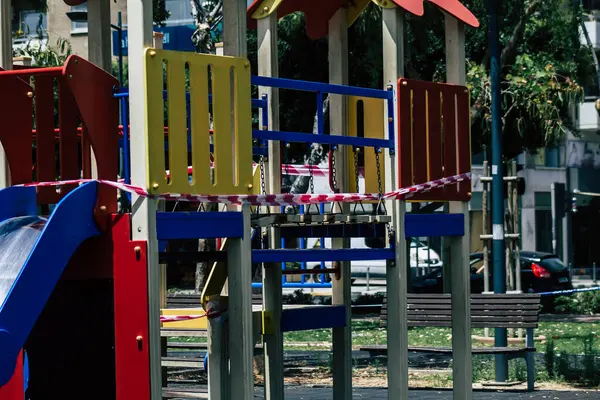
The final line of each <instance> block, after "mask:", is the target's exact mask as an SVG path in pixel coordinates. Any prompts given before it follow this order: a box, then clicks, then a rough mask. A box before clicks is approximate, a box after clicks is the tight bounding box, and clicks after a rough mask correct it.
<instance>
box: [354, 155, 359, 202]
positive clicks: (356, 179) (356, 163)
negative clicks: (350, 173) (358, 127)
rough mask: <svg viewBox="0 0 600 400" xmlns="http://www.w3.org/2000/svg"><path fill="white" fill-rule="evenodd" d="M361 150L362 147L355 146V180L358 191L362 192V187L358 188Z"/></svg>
mask: <svg viewBox="0 0 600 400" xmlns="http://www.w3.org/2000/svg"><path fill="white" fill-rule="evenodd" d="M359 152H360V147H355V148H354V180H355V181H356V189H355V190H356V193H360V189H359V188H358V174H359V171H358V153H359Z"/></svg>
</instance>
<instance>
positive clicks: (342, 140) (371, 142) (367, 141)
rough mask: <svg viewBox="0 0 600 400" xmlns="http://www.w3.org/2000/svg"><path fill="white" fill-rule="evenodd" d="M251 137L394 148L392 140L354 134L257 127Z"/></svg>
mask: <svg viewBox="0 0 600 400" xmlns="http://www.w3.org/2000/svg"><path fill="white" fill-rule="evenodd" d="M252 137H253V138H254V139H261V140H279V141H282V142H297V143H321V144H331V145H348V146H358V147H362V146H366V147H385V148H390V149H393V148H394V142H393V141H391V140H387V139H372V138H363V137H354V136H341V135H333V134H331V135H315V134H312V133H301V132H280V131H262V130H258V129H253V130H252Z"/></svg>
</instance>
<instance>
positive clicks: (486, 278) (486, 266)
mask: <svg viewBox="0 0 600 400" xmlns="http://www.w3.org/2000/svg"><path fill="white" fill-rule="evenodd" d="M483 176H484V177H486V178H487V177H489V176H490V168H489V166H488V162H487V161H484V162H483ZM481 186H482V193H481V220H482V222H483V235H482V236H485V237H483V238H482V239H481V241H482V242H483V292H484V293H488V292H489V291H490V257H489V254H488V252H489V243H490V242H489V239H487V235H488V234H489V229H490V228H489V216H488V191H489V182H488V181H487V180H482V182H481ZM483 334H484V336H485V337H489V336H490V328H484V329H483Z"/></svg>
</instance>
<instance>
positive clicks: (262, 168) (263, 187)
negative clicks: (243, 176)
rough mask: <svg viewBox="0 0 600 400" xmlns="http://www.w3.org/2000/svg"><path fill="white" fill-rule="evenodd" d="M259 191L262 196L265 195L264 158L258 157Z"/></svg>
mask: <svg viewBox="0 0 600 400" xmlns="http://www.w3.org/2000/svg"><path fill="white" fill-rule="evenodd" d="M259 166H260V190H261V192H262V194H267V182H266V179H265V156H260V161H259Z"/></svg>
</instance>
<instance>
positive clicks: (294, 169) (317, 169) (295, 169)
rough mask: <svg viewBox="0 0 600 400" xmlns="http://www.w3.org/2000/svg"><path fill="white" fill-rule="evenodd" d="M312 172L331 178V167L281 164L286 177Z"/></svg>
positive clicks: (191, 171)
mask: <svg viewBox="0 0 600 400" xmlns="http://www.w3.org/2000/svg"><path fill="white" fill-rule="evenodd" d="M257 166H258V164H257V163H252V167H257ZM210 167H211V168H214V167H215V163H214V162H211V163H210ZM311 170H312V174H313V176H329V167H321V166H318V165H308V164H305V165H302V164H281V171H282V172H284V175H305V176H308V175H310V171H311ZM187 172H188V175H192V174H193V173H194V171H193V169H192V167H191V166H189V167H187ZM363 172H364V168H359V170H358V174H359V176H361V177H362V176H363ZM166 175H167V177H170V176H171V172H170V171H169V170H167V171H166Z"/></svg>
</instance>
